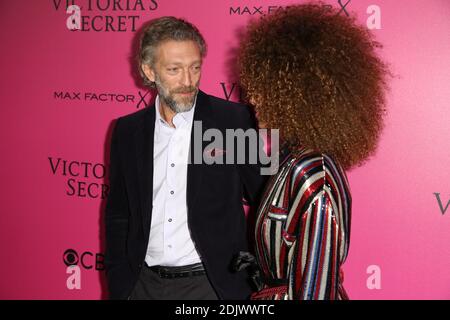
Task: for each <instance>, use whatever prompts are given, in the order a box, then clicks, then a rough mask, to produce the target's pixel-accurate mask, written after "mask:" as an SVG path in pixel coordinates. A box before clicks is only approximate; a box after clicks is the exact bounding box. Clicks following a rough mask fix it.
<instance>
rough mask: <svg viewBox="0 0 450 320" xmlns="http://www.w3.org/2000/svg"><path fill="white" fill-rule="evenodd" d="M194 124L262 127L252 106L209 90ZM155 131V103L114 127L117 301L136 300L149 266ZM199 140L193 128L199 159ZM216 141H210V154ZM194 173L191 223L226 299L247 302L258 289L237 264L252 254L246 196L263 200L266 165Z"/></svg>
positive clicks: (110, 255)
mask: <svg viewBox="0 0 450 320" xmlns="http://www.w3.org/2000/svg"><path fill="white" fill-rule="evenodd" d="M194 121H202V130H203V132H204V131H205V130H206V129H208V128H216V129H219V130H221V131H222V132H223V133H225V129H227V128H231V129H236V128H242V129H244V130H246V129H248V128H251V127H254V121H253V117H252V116H251V113H250V111H249V110H248V108H247V107H246V106H244V105H242V104H237V103H233V102H229V101H225V100H222V99H219V98H216V97H213V96H209V95H206V94H205V93H203V92H201V91H199V93H198V96H197V103H196V107H195V111H194ZM154 127H155V106H154V105H153V106H151V107H149V108H146V109H143V110H140V111H138V112H135V113H133V114H130V115H127V116H124V117H120V118H119V119H118V120H117V122H116V125H115V127H114V131H113V135H112V141H111V153H110V191H109V194H108V198H107V203H106V211H105V223H106V225H105V234H106V250H105V267H106V272H107V279H108V287H109V293H110V298H111V299H126V298H127V297H128V296H129V295H130V293H131V291H132V289H133V287H134V285H135V283H136V281H137V279H138V275H139V272H140V269H141V268H142V266H143V265H144V263H145V262H144V259H145V256H146V250H147V245H148V239H149V232H150V223H151V219H152V191H153V135H154ZM197 140H198V139H197ZM224 141H225V139H224ZM198 142H199V141H196V140H194V132H193V130H192V133H191V146H190V150H191V154H192V153H193V152H194V151H193V148H194V145H195V143H198ZM210 143H211V142H210V141H207V142H202V149H204V147H205V146H207V145H208V144H210ZM224 144H225V143H224ZM223 149H225V146H224V148H223ZM187 172H188V173H187V196H186V197H187V199H186V200H187V208H188V225H189V229H190V231H191V236H192V239H193V241H194V243H195V246H196V248H197V251H198V253H199V255H200V257H201V259H202V261H203V263H204V265H205V269H206V272H207V275H208V278H209V280H210V282H211V284H212V286H213V288H214V289H215V291H216V293H217V295H218V296H219V298H220V299H246V298H247V297H248V296H249V294H250V292H251V288H250V286H249V283H248V277H247V273H246V272H245V271H240V272H233V271H231V269H230V265H231V262H232V259H233V257H234V256H235V255H236V254H237V253H238V252H239V251H241V250H243V251H247V250H248V245H247V236H246V219H245V215H244V210H243V207H242V204H243V203H242V199H243V195H244V192H245V195H246V196H248V197H247V198H248V200H249V202H250V203H253V204H256V203H257V200H258V197H259V195H260V192H261V189H262V187H263V184H264V182H265V176H262V175H261V174H260V165H259V164H253V165H252V164H234V165H228V164H224V165H220V164H212V165H207V164H205V163H202V164H188V170H187Z"/></svg>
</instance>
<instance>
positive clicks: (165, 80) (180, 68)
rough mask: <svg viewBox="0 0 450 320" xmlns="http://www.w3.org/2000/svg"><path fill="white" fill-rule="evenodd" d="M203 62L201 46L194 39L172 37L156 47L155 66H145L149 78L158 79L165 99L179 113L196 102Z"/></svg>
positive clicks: (154, 80)
mask: <svg viewBox="0 0 450 320" xmlns="http://www.w3.org/2000/svg"><path fill="white" fill-rule="evenodd" d="M201 66H202V57H201V54H200V49H199V47H198V46H197V44H196V43H195V42H194V41H190V40H188V41H174V40H168V41H165V42H163V43H161V44H160V45H159V46H158V48H157V49H156V52H155V61H154V65H153V67H150V66H146V65H143V66H142V68H143V70H144V73H145V74H146V76H147V77H148V78H149V80H150V81H153V82H155V84H156V88H157V90H158V94H159V97H160V99H161V101H162V102H163V103H164V104H166V105H167V106H168V107H170V108H171V109H172V110H173V111H174V112H176V113H178V112H186V111H189V110H190V109H191V108H192V106H193V103H194V99H195V95H196V93H197V91H198V86H199V82H200V75H201Z"/></svg>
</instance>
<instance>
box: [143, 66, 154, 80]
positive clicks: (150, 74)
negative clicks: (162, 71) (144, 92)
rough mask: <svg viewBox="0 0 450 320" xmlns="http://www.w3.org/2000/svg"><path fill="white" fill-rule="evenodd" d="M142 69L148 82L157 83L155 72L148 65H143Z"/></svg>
mask: <svg viewBox="0 0 450 320" xmlns="http://www.w3.org/2000/svg"><path fill="white" fill-rule="evenodd" d="M141 68H142V71H143V72H144V74H145V76H146V77H147V78H148V80H149V81H151V82H155V72H154V71H153V69H152V68H151V67H150V66H149V65H148V64H142V65H141Z"/></svg>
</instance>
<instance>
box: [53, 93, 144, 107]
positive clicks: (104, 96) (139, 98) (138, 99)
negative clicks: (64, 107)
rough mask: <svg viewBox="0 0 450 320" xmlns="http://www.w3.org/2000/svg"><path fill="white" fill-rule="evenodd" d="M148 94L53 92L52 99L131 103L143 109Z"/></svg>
mask: <svg viewBox="0 0 450 320" xmlns="http://www.w3.org/2000/svg"><path fill="white" fill-rule="evenodd" d="M149 93H150V91H146V92H141V91H140V90H139V91H138V94H137V95H133V94H123V93H110V92H109V93H108V92H74V91H54V92H53V98H54V99H56V100H63V101H89V102H92V101H93V102H107V103H109V102H113V103H133V104H135V106H136V108H145V107H147V106H148V102H147V100H148V99H147V97H148V96H149ZM146 99H147V100H146Z"/></svg>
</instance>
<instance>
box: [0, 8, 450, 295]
mask: <svg viewBox="0 0 450 320" xmlns="http://www.w3.org/2000/svg"><path fill="white" fill-rule="evenodd" d="M347 1H348V0H344V1H342V3H343V4H344V3H346V2H347ZM97 2H98V4H100V6H101V7H102V8H103V6H106V5H107V4H108V2H110V6H109V7H108V8H105V9H106V10H104V11H102V10H100V8H98V7H97V6H96V4H97ZM113 2H114V1H106V0H100V1H91V2H89V1H88V0H80V1H75V4H77V5H79V6H81V7H82V8H81V15H82V16H85V18H83V19H84V20H83V21H84V24H83V29H84V30H83V31H81V30H78V31H70V30H68V28H67V26H66V20H67V19H68V17H69V14H67V13H66V10H65V7H66V2H65V1H59V0H39V1H12V0H10V1H2V2H1V4H0V17H1V19H0V41H1V43H3V45H2V51H1V54H2V59H1V61H0V64H1V70H2V75H3V76H2V79H1V88H0V90H1V91H0V92H1V96H0V97H1V98H0V99H1V100H0V101H1V118H0V121H1V123H0V131H1V135H0V139H1V147H2V153H1V154H2V156H1V165H0V178H1V181H2V184H1V193H0V194H1V214H0V252H1V264H0V274H1V276H0V298H2V299H99V298H104V297H105V293H104V290H103V289H102V288H103V286H104V271H102V270H101V269H102V263H101V259H102V253H103V246H102V242H101V237H102V233H103V226H102V223H101V221H102V211H103V208H104V202H105V200H104V199H102V198H101V191H102V184H104V185H105V186H103V188H107V184H108V180H107V177H104V169H105V166H106V167H107V164H108V156H109V150H108V145H109V139H110V133H111V122H112V120H113V119H115V118H116V117H118V116H122V115H125V114H129V113H132V112H134V111H136V110H139V109H141V108H143V107H144V103H143V102H140V101H141V96H145V101H148V100H149V98H150V95H146V94H147V92H146V90H145V88H143V87H142V86H140V85H139V84H138V83H137V81H136V78H135V77H134V76H133V74H132V69H133V67H134V66H132V65H131V63H130V60H129V57H130V55H131V54H132V52H133V46H134V45H133V44H134V43H135V42H136V39H135V38H136V31H138V30H139V27H140V26H141V25H142V24H143V23H144V22H145V21H147V20H148V19H151V18H155V17H159V16H163V15H174V16H179V17H185V18H187V19H188V20H190V21H191V22H193V23H194V24H196V25H197V26H198V28H199V29H200V31H201V32H202V33H203V34H204V36H205V38H206V40H207V42H208V44H209V53H208V56H207V58H206V61H205V64H204V69H203V78H202V84H201V88H202V89H203V90H204V91H206V92H208V93H210V94H213V95H216V96H219V97H222V98H225V97H226V94H225V92H227V94H228V93H229V92H230V90H231V88H233V83H234V82H235V81H236V78H235V76H233V70H232V67H231V62H232V58H233V48H234V47H235V46H236V45H237V43H238V41H237V40H238V34H239V30H240V29H241V28H242V27H243V26H244V25H245V24H246V23H247V21H248V20H249V19H251V18H256V17H258V16H259V15H260V13H259V11H261V12H267V11H273V10H276V6H285V5H287V4H291V3H294V2H292V1H282V0H273V1H263V0H260V1H253V0H252V1H249V0H247V1H227V0H220V1H219V0H215V1H207V0H192V1H185V0H171V1H163V0H143V1H142V3H143V4H144V6H145V8H144V10H141V8H139V7H137V8H134V3H135V2H136V1H129V2H130V3H131V7H130V8H126V2H127V1H125V0H122V1H120V3H121V4H122V7H121V8H118V7H116V8H115V9H116V10H114V8H113V7H112V3H113ZM299 2H301V1H299ZM327 2H328V3H330V4H331V5H333V6H337V7H340V5H339V3H338V1H337V0H330V1H327ZM89 3H91V8H89ZM69 4H72V1H69ZM371 5H376V6H378V8H379V9H380V21H381V25H380V29H374V30H373V32H374V33H375V35H376V37H377V39H378V40H379V41H380V42H382V43H383V44H384V46H385V48H384V50H383V55H384V57H385V58H386V59H387V60H388V61H389V62H390V63H391V66H392V71H393V72H394V73H395V74H396V75H398V76H397V77H396V78H395V79H393V80H392V82H391V88H392V90H391V92H390V93H389V95H388V101H389V110H388V117H387V119H386V129H385V131H384V134H383V137H382V139H381V142H380V146H379V149H378V152H377V154H376V156H375V157H374V158H373V159H371V161H369V162H368V163H367V164H366V165H364V166H363V167H361V168H358V169H355V170H353V171H351V172H350V173H349V180H350V184H351V189H352V194H353V201H354V202H353V221H352V234H351V244H350V253H349V258H348V260H347V262H346V264H345V267H344V270H345V282H344V285H345V287H346V289H347V291H348V293H349V295H350V298H352V299H433V298H434V299H448V298H450V272H449V270H450V247H449V243H450V205H449V206H448V207H447V210H446V211H445V209H446V205H448V203H449V201H450V170H449V164H450V139H449V137H450V110H449V105H448V102H449V101H450V94H449V93H450V90H449V83H450V60H449V57H450V37H449V31H450V19H449V17H450V3H449V1H446V0H440V1H439V0H434V1H432V0H430V1H418V0H408V1H406V0H404V1H387V0H376V1H372V0H360V1H355V0H354V1H350V2H349V3H348V4H347V6H346V7H345V11H347V12H352V11H353V12H355V13H356V14H357V16H358V19H359V21H360V22H361V23H364V24H366V23H367V20H368V19H369V22H370V19H371V18H370V17H371V16H372V15H373V12H372V11H371V8H370V7H369V6H371ZM238 7H239V10H238V9H237V8H238ZM246 7H247V9H246ZM255 7H256V8H257V9H255ZM368 8H369V11H368ZM121 9H122V10H121ZM127 9H128V10H127ZM345 11H344V10H342V11H341V14H346V13H345ZM130 17H131V18H130ZM108 24H109V25H108ZM369 26H371V25H370V24H369ZM106 27H108V29H109V30H108V31H107V30H106ZM119 27H120V30H118V29H119ZM112 28H113V29H114V30H112ZM96 30H98V31H96ZM224 88H225V91H224ZM237 91H238V88H237V87H234V90H233V94H232V96H231V99H232V100H237V99H238V94H237ZM86 94H87V96H86ZM94 94H95V97H94V96H93V95H94ZM101 94H106V95H101ZM108 94H114V95H115V96H108ZM127 96H128V97H127ZM111 97H113V98H114V99H112V100H111ZM102 100H107V101H102ZM58 159H60V160H59V162H58ZM64 164H66V167H64ZM69 169H70V170H69ZM439 203H441V205H442V210H441V208H440V205H439ZM69 249H73V250H75V252H76V253H72V254H70V253H69V252H68V251H67V250H69ZM77 257H78V258H77ZM96 259H98V261H97V263H96ZM65 261H66V262H69V264H70V262H74V263H76V262H77V265H78V266H80V272H79V273H78V275H79V280H80V281H79V283H78V284H79V285H80V286H79V287H78V288H77V287H75V288H72V289H71V286H70V285H69V286H68V284H67V279H68V278H69V277H71V274H68V273H67V266H66V264H65ZM374 270H375V271H374Z"/></svg>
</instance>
